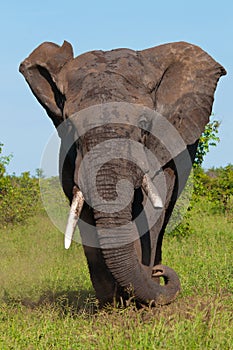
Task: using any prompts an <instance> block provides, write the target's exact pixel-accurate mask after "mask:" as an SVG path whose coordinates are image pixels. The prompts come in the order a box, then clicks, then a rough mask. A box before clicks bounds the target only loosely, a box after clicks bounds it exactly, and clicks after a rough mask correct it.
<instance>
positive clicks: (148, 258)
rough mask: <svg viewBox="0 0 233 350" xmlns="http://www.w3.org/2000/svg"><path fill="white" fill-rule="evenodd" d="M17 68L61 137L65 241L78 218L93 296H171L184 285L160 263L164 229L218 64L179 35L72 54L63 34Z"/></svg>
mask: <svg viewBox="0 0 233 350" xmlns="http://www.w3.org/2000/svg"><path fill="white" fill-rule="evenodd" d="M19 70H20V72H21V73H22V74H23V76H24V77H25V79H26V81H27V83H28V84H29V87H30V89H31V91H32V93H33V94H34V95H35V97H36V98H37V100H38V101H39V103H40V104H41V105H42V106H43V108H44V109H45V110H46V112H47V114H48V116H49V117H50V118H51V121H52V122H53V124H54V126H55V128H56V129H57V132H58V135H59V137H60V138H61V147H60V160H59V177H60V181H61V184H62V187H63V191H64V193H65V195H66V196H67V198H68V200H69V202H70V214H69V219H68V224H67V231H66V234H65V247H66V248H68V247H69V246H70V243H71V240H72V234H73V231H74V230H75V227H76V225H78V227H79V230H80V235H81V239H82V245H83V249H84V253H85V256H86V258H87V263H88V268H89V272H90V278H91V281H92V284H93V287H94V289H95V292H96V297H97V299H98V300H99V304H100V305H106V304H108V303H110V304H112V303H115V302H119V301H122V300H123V301H124V302H126V301H127V300H128V299H129V298H130V297H133V298H135V300H136V301H138V302H140V303H144V304H148V303H152V304H155V305H164V304H169V303H170V302H172V301H173V300H174V299H175V298H176V296H177V295H178V293H179V292H180V289H181V284H180V280H179V277H178V275H177V273H176V272H175V271H174V270H173V269H172V268H170V267H168V266H166V265H163V264H162V241H163V236H164V232H165V228H166V226H167V224H168V222H169V219H170V217H171V214H172V211H173V209H174V206H175V203H176V201H177V199H178V197H179V195H180V193H181V192H182V190H183V188H184V186H185V183H186V181H187V179H188V176H189V174H190V171H191V169H192V164H193V162H194V159H195V154H196V151H197V146H198V142H199V139H200V136H201V135H202V133H203V131H204V129H205V125H206V124H207V123H208V122H209V116H210V115H211V111H212V105H213V101H214V93H215V90H216V86H217V83H218V80H219V78H220V77H221V76H223V75H225V74H226V71H225V69H224V68H223V67H222V66H221V65H220V64H219V63H217V62H216V61H215V60H214V59H213V58H212V57H211V56H209V55H208V54H207V53H206V52H205V51H203V50H202V49H201V48H200V47H198V46H196V45H193V44H190V43H186V42H172V43H167V44H163V45H159V46H155V47H152V48H149V49H144V50H141V51H134V50H131V49H126V48H121V49H114V50H111V51H101V50H95V51H91V52H86V53H83V54H81V55H79V56H77V57H75V58H74V54H73V49H72V46H71V44H70V43H68V42H67V41H64V43H63V44H62V45H61V46H59V45H57V44H54V43H52V42H44V43H42V44H41V45H39V46H38V47H37V48H36V49H35V50H34V51H33V52H32V53H31V54H30V55H29V56H28V57H27V58H26V59H25V60H24V61H23V62H22V63H21V64H20V68H19ZM161 277H162V278H163V280H164V283H160V278H161Z"/></svg>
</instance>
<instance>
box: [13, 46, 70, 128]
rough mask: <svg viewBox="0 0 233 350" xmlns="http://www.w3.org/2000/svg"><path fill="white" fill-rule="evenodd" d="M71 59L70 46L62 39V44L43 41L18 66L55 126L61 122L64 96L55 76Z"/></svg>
mask: <svg viewBox="0 0 233 350" xmlns="http://www.w3.org/2000/svg"><path fill="white" fill-rule="evenodd" d="M72 59H73V49H72V46H71V45H70V44H69V43H68V42H66V41H64V43H63V45H62V46H58V45H56V44H53V43H50V42H45V43H43V44H41V45H40V46H38V47H37V48H36V49H35V50H34V51H33V52H32V53H31V54H30V56H29V57H28V58H26V59H25V60H24V61H23V62H22V63H21V64H20V67H19V71H20V72H21V73H22V74H23V75H24V77H25V79H26V81H27V82H28V84H29V86H30V88H31V90H32V92H33V94H34V95H35V96H36V98H37V100H38V101H39V102H40V104H41V105H42V106H43V107H44V108H45V110H46V112H47V114H48V115H49V117H50V118H51V119H52V121H53V123H54V125H55V126H56V127H57V126H58V125H59V124H60V123H61V122H62V120H63V119H62V112H63V106H64V101H65V96H64V95H63V94H62V92H61V91H60V89H59V88H58V84H57V80H58V79H57V76H58V74H59V72H60V71H61V69H62V68H63V67H64V65H65V64H66V63H67V62H68V61H70V60H72Z"/></svg>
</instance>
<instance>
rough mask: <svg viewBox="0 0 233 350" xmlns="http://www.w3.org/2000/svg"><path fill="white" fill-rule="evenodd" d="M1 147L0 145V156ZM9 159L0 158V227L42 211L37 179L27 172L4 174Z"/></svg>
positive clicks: (5, 157)
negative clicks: (17, 174)
mask: <svg viewBox="0 0 233 350" xmlns="http://www.w3.org/2000/svg"><path fill="white" fill-rule="evenodd" d="M2 146H3V145H2V144H0V154H1V152H2ZM11 157H12V156H1V157H0V213H1V215H0V226H6V225H7V224H9V223H11V224H15V223H19V222H24V221H25V220H26V219H27V218H29V217H30V216H32V215H34V214H35V213H37V212H38V210H42V206H41V201H40V190H39V182H38V179H37V178H35V177H31V176H30V173H29V172H24V173H22V174H21V176H15V175H7V174H6V166H7V165H8V164H9V162H10V159H11Z"/></svg>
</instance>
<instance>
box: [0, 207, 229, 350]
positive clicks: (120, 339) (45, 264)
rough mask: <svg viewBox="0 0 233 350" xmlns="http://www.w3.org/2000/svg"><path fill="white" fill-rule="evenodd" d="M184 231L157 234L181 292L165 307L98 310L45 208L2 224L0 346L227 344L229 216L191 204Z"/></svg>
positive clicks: (78, 262) (77, 249)
mask: <svg viewBox="0 0 233 350" xmlns="http://www.w3.org/2000/svg"><path fill="white" fill-rule="evenodd" d="M191 225H192V227H193V229H194V233H193V234H191V235H188V236H187V237H181V238H179V237H171V236H169V235H167V236H166V237H165V240H164V250H163V251H164V253H163V262H164V263H165V264H167V265H169V266H171V267H173V268H174V269H175V270H176V271H177V272H178V274H179V276H180V279H181V284H182V293H181V294H180V296H179V297H178V299H177V300H176V301H175V302H174V303H172V304H170V305H168V306H164V307H156V308H142V309H140V310H138V309H136V307H135V306H134V305H133V304H132V305H131V306H130V307H128V308H126V309H123V308H118V309H114V308H107V309H104V310H99V309H98V306H97V303H96V300H95V296H94V291H93V288H92V285H91V282H90V278H89V273H88V268H87V264H86V260H85V256H84V254H83V251H82V247H81V246H79V245H78V244H75V243H74V244H72V246H71V248H70V250H68V251H66V250H65V249H64V248H63V238H64V237H63V235H62V233H60V232H59V231H58V230H57V229H55V228H54V227H53V226H52V224H51V223H50V222H49V220H48V219H47V217H46V216H43V215H42V216H38V217H34V218H32V219H30V221H29V222H28V224H27V225H24V226H18V227H11V228H6V229H2V230H1V231H0V243H1V270H0V283H1V290H0V298H1V302H0V349H4V350H7V349H36V350H37V349H41V350H42V349H43V350H44V349H67V350H68V349H85V350H86V349H95V350H96V349H97V350H102V349H117V350H119V349H174V350H177V349H181V350H182V349H210V350H212V349H224V350H228V349H229V350H230V349H232V348H233V341H232V339H233V331H232V329H233V324H232V323H233V322H232V321H233V319H232V306H233V300H232V295H233V293H232V292H233V284H232V272H233V271H232V251H233V222H231V221H229V220H228V219H227V218H226V217H224V216H217V215H211V214H208V213H202V211H201V210H200V207H199V206H198V207H196V208H194V210H193V213H192V222H191Z"/></svg>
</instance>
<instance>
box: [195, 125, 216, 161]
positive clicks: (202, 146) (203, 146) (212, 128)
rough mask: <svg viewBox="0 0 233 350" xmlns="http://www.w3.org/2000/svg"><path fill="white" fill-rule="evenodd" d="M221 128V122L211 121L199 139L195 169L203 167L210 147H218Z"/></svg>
mask: <svg viewBox="0 0 233 350" xmlns="http://www.w3.org/2000/svg"><path fill="white" fill-rule="evenodd" d="M219 126H220V122H219V121H217V120H213V121H210V122H209V123H208V124H207V125H206V127H205V130H204V132H203V133H202V135H201V137H200V139H199V143H198V147H197V153H196V157H195V160H194V168H196V167H200V166H201V165H202V163H203V161H204V158H205V156H206V154H207V153H208V152H209V151H210V147H211V146H217V143H218V142H219V141H220V139H219V137H218V131H219Z"/></svg>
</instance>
